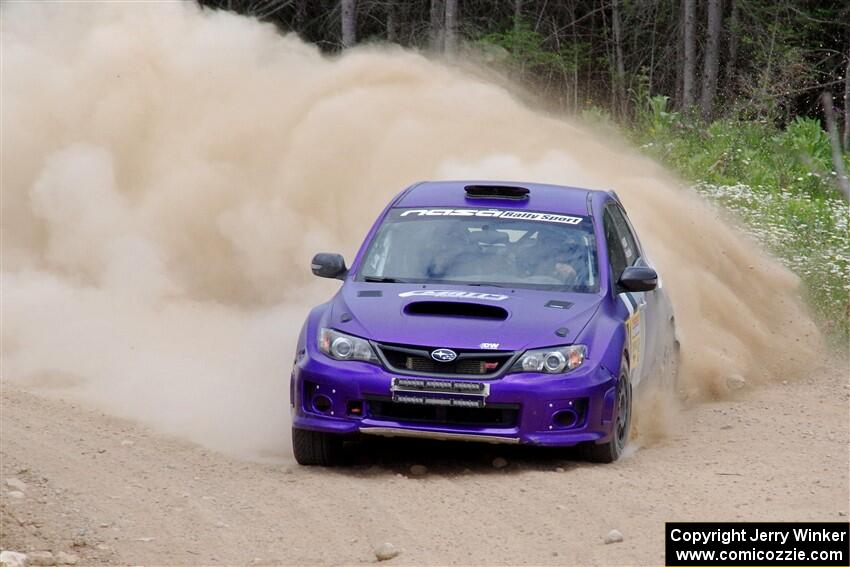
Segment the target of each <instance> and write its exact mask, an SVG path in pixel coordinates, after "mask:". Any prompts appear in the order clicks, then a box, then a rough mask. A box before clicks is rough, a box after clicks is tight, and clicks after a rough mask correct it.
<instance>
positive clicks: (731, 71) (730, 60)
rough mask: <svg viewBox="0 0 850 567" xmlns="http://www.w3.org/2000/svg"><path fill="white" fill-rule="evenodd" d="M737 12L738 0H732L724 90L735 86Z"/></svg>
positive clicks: (738, 33)
mask: <svg viewBox="0 0 850 567" xmlns="http://www.w3.org/2000/svg"><path fill="white" fill-rule="evenodd" d="M739 25H740V24H739V14H738V0H732V13H731V14H730V15H729V29H728V32H727V33H728V34H729V53H728V57H727V59H726V73H725V75H726V87H725V88H726V90H728V91H730V92H729V93H728V94H730V95H731V90H732V89H733V88H734V86H735V65H736V64H737V59H738V41H739V38H740V30H739V29H738V26H739Z"/></svg>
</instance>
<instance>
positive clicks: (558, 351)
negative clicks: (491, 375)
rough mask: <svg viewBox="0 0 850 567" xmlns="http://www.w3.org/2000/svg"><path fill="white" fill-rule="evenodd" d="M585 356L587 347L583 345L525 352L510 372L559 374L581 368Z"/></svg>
mask: <svg viewBox="0 0 850 567" xmlns="http://www.w3.org/2000/svg"><path fill="white" fill-rule="evenodd" d="M586 356H587V347H586V346H584V345H570V346H563V347H550V348H539V349H535V350H527V351H525V352H524V353H523V354H522V356H520V357H519V358H518V359H517V361H516V362H515V363H514V365H513V366H512V367H511V370H510V371H511V372H543V373H546V374H560V373H562V372H569V371H570V370H575V369H576V368H578V367H579V366H581V365H582V363H583V362H584V358H585V357H586Z"/></svg>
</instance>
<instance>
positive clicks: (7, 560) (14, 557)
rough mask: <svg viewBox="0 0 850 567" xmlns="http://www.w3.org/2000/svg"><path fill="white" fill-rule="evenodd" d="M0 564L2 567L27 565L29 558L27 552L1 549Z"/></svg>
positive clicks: (25, 566) (24, 566)
mask: <svg viewBox="0 0 850 567" xmlns="http://www.w3.org/2000/svg"><path fill="white" fill-rule="evenodd" d="M0 565H2V567H27V566H28V565H29V560H28V558H27V554H26V553H18V552H17V551H0Z"/></svg>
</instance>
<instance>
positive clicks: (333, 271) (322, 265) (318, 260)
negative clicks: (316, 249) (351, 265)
mask: <svg viewBox="0 0 850 567" xmlns="http://www.w3.org/2000/svg"><path fill="white" fill-rule="evenodd" d="M310 268H311V269H312V270H313V275H315V276H319V277H320V278H336V279H338V280H342V279H345V275H346V274H347V273H348V268H346V267H345V258H343V257H342V255H341V254H328V253H326V252H322V253H320V254H316V255H315V256H313V261H312V262H311V263H310Z"/></svg>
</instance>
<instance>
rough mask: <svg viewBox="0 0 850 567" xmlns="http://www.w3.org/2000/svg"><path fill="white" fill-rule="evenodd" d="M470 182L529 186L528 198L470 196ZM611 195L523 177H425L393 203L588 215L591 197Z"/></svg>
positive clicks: (502, 185) (597, 200)
mask: <svg viewBox="0 0 850 567" xmlns="http://www.w3.org/2000/svg"><path fill="white" fill-rule="evenodd" d="M469 185H473V186H487V187H520V188H525V189H528V198H527V199H521V200H515V199H504V198H480V197H479V198H475V199H469V198H467V196H466V187H467V186H469ZM608 196H609V193H607V192H604V191H597V190H593V189H583V188H580V187H569V186H566V185H548V184H545V183H525V182H521V181H478V180H456V181H423V182H420V183H416V184H414V185H411V186H410V187H408V188H407V189H406V190H405V191H403V192H402V193H401V194H400V195H399V196H398V198H397V199H396V201H395V203H393V207H405V208H407V207H465V208H469V207H493V208H499V209H519V210H528V211H541V212H549V213H564V214H571V215H587V214H588V201H589V197H596V198H595V199H593V200H594V201H596V202H599V201H600V200H602V199H604V198H605V197H608ZM600 198H601V199H600Z"/></svg>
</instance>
